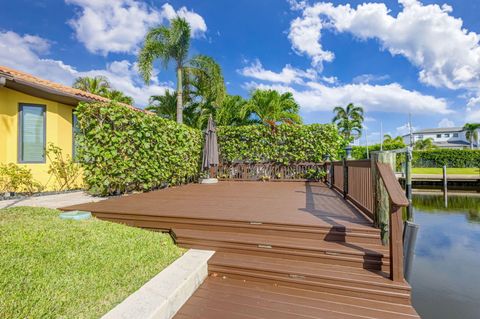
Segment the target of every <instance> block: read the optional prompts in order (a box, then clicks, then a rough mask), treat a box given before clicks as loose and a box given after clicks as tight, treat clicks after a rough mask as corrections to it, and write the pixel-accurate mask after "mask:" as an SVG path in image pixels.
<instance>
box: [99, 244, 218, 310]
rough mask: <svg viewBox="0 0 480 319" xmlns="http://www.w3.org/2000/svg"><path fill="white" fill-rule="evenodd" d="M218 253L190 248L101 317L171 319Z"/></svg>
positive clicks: (204, 274) (203, 277)
mask: <svg viewBox="0 0 480 319" xmlns="http://www.w3.org/2000/svg"><path fill="white" fill-rule="evenodd" d="M214 253H215V252H214V251H210V250H198V249H190V250H188V251H187V252H186V253H185V254H184V255H183V256H182V257H180V258H178V259H177V260H176V261H174V262H173V263H172V264H171V265H169V266H168V267H167V268H165V269H164V270H162V271H161V272H160V273H159V274H158V275H156V276H155V277H153V278H152V279H151V280H150V281H148V282H147V283H146V284H145V285H143V286H142V287H141V288H140V289H139V290H137V291H136V292H134V293H133V294H131V295H130V296H128V297H127V298H126V299H125V300H124V301H123V302H121V303H120V304H118V305H117V306H116V307H115V308H113V309H112V310H110V311H109V312H108V313H106V314H105V315H104V316H103V317H102V319H119V318H125V319H127V318H128V319H136V318H138V319H140V318H142V319H150V318H151V319H153V318H155V319H170V318H172V317H173V316H174V315H175V314H176V313H177V311H178V310H179V309H180V308H181V307H182V306H183V304H184V303H185V302H186V301H187V300H188V299H189V298H190V296H191V295H192V294H193V293H194V292H195V290H197V288H198V287H199V286H200V285H201V284H202V283H203V281H204V280H205V278H207V276H208V266H207V262H208V260H209V259H210V257H212V256H213V254H214Z"/></svg>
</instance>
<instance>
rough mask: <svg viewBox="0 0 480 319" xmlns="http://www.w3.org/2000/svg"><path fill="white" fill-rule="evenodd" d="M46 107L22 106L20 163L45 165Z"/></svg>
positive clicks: (19, 147) (19, 120) (20, 115)
mask: <svg viewBox="0 0 480 319" xmlns="http://www.w3.org/2000/svg"><path fill="white" fill-rule="evenodd" d="M45 122H46V118H45V105H35V104H20V107H19V116H18V161H19V162H20V163H45V144H46V132H45V128H46V123H45Z"/></svg>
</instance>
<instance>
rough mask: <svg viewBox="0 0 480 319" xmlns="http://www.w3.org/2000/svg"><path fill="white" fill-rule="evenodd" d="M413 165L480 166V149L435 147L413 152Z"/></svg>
mask: <svg viewBox="0 0 480 319" xmlns="http://www.w3.org/2000/svg"><path fill="white" fill-rule="evenodd" d="M412 165H413V167H442V166H443V165H447V167H480V150H468V149H466V150H460V149H433V150H428V151H414V152H413V161H412Z"/></svg>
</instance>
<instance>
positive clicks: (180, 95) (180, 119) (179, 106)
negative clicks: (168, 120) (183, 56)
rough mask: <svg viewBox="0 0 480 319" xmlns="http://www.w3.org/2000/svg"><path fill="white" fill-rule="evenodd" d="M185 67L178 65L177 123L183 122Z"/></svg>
mask: <svg viewBox="0 0 480 319" xmlns="http://www.w3.org/2000/svg"><path fill="white" fill-rule="evenodd" d="M182 73H183V69H182V68H181V67H177V123H179V124H182V123H183V85H182Z"/></svg>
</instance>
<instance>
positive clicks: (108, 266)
mask: <svg viewBox="0 0 480 319" xmlns="http://www.w3.org/2000/svg"><path fill="white" fill-rule="evenodd" d="M58 214H59V211H57V210H51V209H45V208H33V207H19V208H10V209H3V210H0V255H1V257H0V318H99V317H100V316H102V315H103V314H104V313H106V312H108V311H109V310H110V309H112V308H113V307H114V306H115V305H117V304H118V303H120V302H121V301H122V300H123V299H125V298H126V297H127V296H128V295H130V294H131V293H133V292H134V291H135V290H137V289H138V288H140V287H141V286H142V285H143V284H144V283H145V282H147V281H148V280H149V279H150V278H152V277H153V276H154V275H156V274H157V273H158V272H160V271H161V270H162V269H164V268H165V267H166V266H168V265H169V264H170V263H172V262H173V261H174V260H175V259H177V258H178V257H180V256H181V254H182V253H183V250H182V249H180V248H178V247H176V246H175V245H174V243H173V242H172V240H171V238H170V236H168V235H166V234H161V233H155V232H151V231H146V230H142V229H138V228H133V227H127V226H123V225H119V224H114V223H109V222H104V221H100V220H97V219H90V220H85V221H66V220H61V219H60V218H59V217H58Z"/></svg>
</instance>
